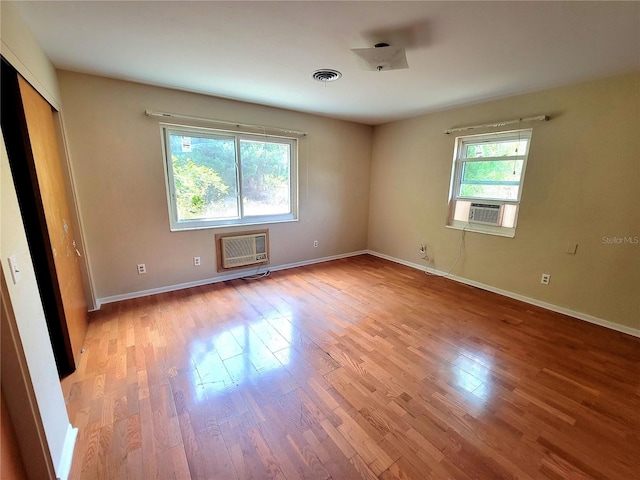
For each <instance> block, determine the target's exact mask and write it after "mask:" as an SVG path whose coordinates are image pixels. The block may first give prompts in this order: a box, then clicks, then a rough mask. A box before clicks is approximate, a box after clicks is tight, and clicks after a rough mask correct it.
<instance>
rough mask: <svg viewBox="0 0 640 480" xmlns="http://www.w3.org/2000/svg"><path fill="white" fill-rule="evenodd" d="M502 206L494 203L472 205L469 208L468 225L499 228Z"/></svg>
mask: <svg viewBox="0 0 640 480" xmlns="http://www.w3.org/2000/svg"><path fill="white" fill-rule="evenodd" d="M502 210H503V209H502V205H500V204H496V203H472V204H471V208H469V223H482V224H484V225H496V226H500V224H501V223H502Z"/></svg>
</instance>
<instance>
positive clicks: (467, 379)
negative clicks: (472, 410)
mask: <svg viewBox="0 0 640 480" xmlns="http://www.w3.org/2000/svg"><path fill="white" fill-rule="evenodd" d="M492 365H493V358H492V357H490V356H489V355H486V354H484V353H482V352H470V351H466V350H465V351H463V352H462V353H461V354H460V355H458V356H457V357H456V359H455V360H454V361H453V364H452V365H451V371H452V373H453V375H452V376H453V380H454V382H455V386H456V387H458V388H460V389H462V390H464V391H466V392H469V393H471V394H473V398H474V399H477V401H476V402H475V403H477V404H478V405H482V404H484V403H486V402H487V400H489V398H490V396H491V390H492V388H491V387H492V378H491V366H492Z"/></svg>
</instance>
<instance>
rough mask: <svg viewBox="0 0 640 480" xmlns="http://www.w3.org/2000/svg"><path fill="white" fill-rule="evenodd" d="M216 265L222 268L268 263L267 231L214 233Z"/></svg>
mask: <svg viewBox="0 0 640 480" xmlns="http://www.w3.org/2000/svg"><path fill="white" fill-rule="evenodd" d="M216 239H217V241H218V252H219V255H218V259H219V261H218V267H219V268H223V269H230V268H238V267H245V266H248V265H256V264H262V263H268V261H269V231H268V230H261V231H259V232H247V233H243V234H240V235H238V234H228V235H226V234H224V235H216Z"/></svg>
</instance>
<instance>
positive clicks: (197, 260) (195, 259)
mask: <svg viewBox="0 0 640 480" xmlns="http://www.w3.org/2000/svg"><path fill="white" fill-rule="evenodd" d="M193 266H194V267H199V266H200V257H193Z"/></svg>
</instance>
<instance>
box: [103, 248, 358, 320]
mask: <svg viewBox="0 0 640 480" xmlns="http://www.w3.org/2000/svg"><path fill="white" fill-rule="evenodd" d="M365 253H369V251H367V250H360V251H357V252H350V253H342V254H339V255H332V256H330V257H322V258H313V259H311V260H303V261H301V262H294V263H286V264H284V265H276V266H269V270H271V271H272V272H277V271H278V270H286V269H289V268H295V267H303V266H305V265H313V264H315V263H322V262H329V261H331V260H339V259H341V258H348V257H355V256H357V255H364V254H365ZM253 271H255V266H253V267H251V268H247V269H243V270H242V271H235V272H233V273H227V274H225V275H220V276H217V277H211V278H205V279H204V280H196V281H194V282H186V283H179V284H177V285H167V286H165V287H158V288H151V289H149V290H139V291H137V292H131V293H123V294H120V295H112V296H109V297H103V298H97V299H96V309H95V310H92V311H96V310H100V307H101V306H102V305H104V304H106V303H113V302H120V301H122V300H130V299H132V298H140V297H147V296H149V295H156V294H158V293H166V292H174V291H176V290H182V289H185V288H192V287H200V286H202V285H209V284H211V283H218V282H226V281H228V280H236V279H238V278H242V277H246V276H247V275H250V274H251V273H252V272H253Z"/></svg>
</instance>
